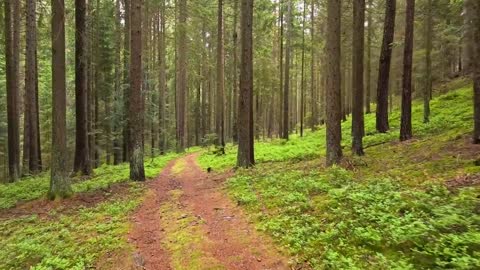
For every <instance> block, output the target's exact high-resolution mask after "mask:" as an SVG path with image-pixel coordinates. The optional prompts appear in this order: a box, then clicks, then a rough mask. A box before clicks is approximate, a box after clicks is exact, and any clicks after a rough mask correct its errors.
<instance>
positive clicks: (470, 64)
mask: <svg viewBox="0 0 480 270" xmlns="http://www.w3.org/2000/svg"><path fill="white" fill-rule="evenodd" d="M464 8H465V37H466V38H465V42H466V44H465V45H466V56H467V57H466V59H468V61H466V65H465V69H466V72H467V73H468V74H470V76H471V78H472V80H473V108H474V113H473V120H474V126H473V138H472V142H473V143H474V144H480V3H478V1H476V0H466V1H465V2H464Z"/></svg>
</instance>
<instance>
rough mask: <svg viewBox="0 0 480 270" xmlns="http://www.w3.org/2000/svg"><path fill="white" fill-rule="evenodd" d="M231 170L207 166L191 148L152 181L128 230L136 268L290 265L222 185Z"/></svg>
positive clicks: (286, 267) (236, 267) (274, 266)
mask: <svg viewBox="0 0 480 270" xmlns="http://www.w3.org/2000/svg"><path fill="white" fill-rule="evenodd" d="M227 176H228V174H225V175H214V174H207V173H206V172H203V171H202V170H201V169H200V168H199V167H198V165H197V164H196V155H195V154H192V155H188V156H186V157H184V158H181V159H178V160H177V161H174V162H171V163H170V164H169V165H168V166H167V168H166V169H165V170H164V171H163V173H162V174H161V175H160V176H159V177H158V178H157V179H156V180H155V181H152V182H150V183H149V187H150V191H149V193H148V195H147V197H146V199H145V201H144V203H143V204H142V206H141V207H140V208H139V209H138V211H137V212H136V213H135V215H134V216H133V217H132V221H133V225H134V226H133V228H132V231H131V233H130V234H129V241H130V242H131V243H132V244H133V246H134V247H135V248H136V249H137V253H136V254H135V256H134V257H135V258H134V260H135V262H136V264H137V266H138V268H140V269H147V270H157V269H161V270H163V269H242V270H246V269H248V270H257V269H258V270H260V269H272V270H273V269H279V270H280V269H289V267H288V264H287V260H286V259H285V258H284V257H283V256H281V255H280V254H279V253H278V251H277V250H276V249H275V248H274V247H273V246H272V245H271V243H270V241H269V240H268V239H265V238H264V237H263V236H261V235H259V234H258V233H257V232H256V231H255V229H254V227H253V225H252V224H250V223H249V222H248V221H247V219H246V217H245V215H244V214H243V213H242V211H241V209H239V208H238V207H237V206H236V205H234V204H233V203H232V202H231V201H230V200H229V199H228V197H226V195H225V194H224V192H223V191H222V190H221V189H222V187H223V185H222V183H223V181H224V180H225V179H226V177H227Z"/></svg>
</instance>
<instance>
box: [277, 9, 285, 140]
mask: <svg viewBox="0 0 480 270" xmlns="http://www.w3.org/2000/svg"><path fill="white" fill-rule="evenodd" d="M283 1H284V0H279V4H278V5H279V7H278V8H279V13H280V16H279V17H280V18H279V20H280V65H279V66H280V67H279V69H280V70H279V73H280V76H279V81H280V86H279V89H278V91H279V92H280V96H279V98H280V103H279V105H280V110H279V117H278V120H279V123H278V136H279V137H283V104H284V97H283Z"/></svg>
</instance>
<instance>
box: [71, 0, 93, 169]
mask: <svg viewBox="0 0 480 270" xmlns="http://www.w3.org/2000/svg"><path fill="white" fill-rule="evenodd" d="M86 8H87V3H86V1H85V0H75V26H76V31H75V112H76V122H75V123H76V125H75V135H76V137H75V159H74V165H73V171H74V172H76V173H81V174H82V175H90V174H91V171H92V170H91V166H90V158H89V149H88V127H87V121H88V111H87V102H88V100H87V83H88V82H87V57H86V53H87V52H86V51H87V42H86V27H87V25H86V23H87V22H86Z"/></svg>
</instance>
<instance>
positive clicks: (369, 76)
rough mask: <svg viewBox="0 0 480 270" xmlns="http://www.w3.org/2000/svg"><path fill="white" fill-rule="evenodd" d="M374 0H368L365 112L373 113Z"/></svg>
mask: <svg viewBox="0 0 480 270" xmlns="http://www.w3.org/2000/svg"><path fill="white" fill-rule="evenodd" d="M372 13H373V0H368V18H367V25H368V34H367V60H366V62H367V63H366V65H367V74H366V79H367V81H366V89H365V92H366V93H365V113H367V114H368V113H371V112H372V111H371V108H370V103H371V94H372V37H373V25H372V24H373V20H372Z"/></svg>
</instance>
